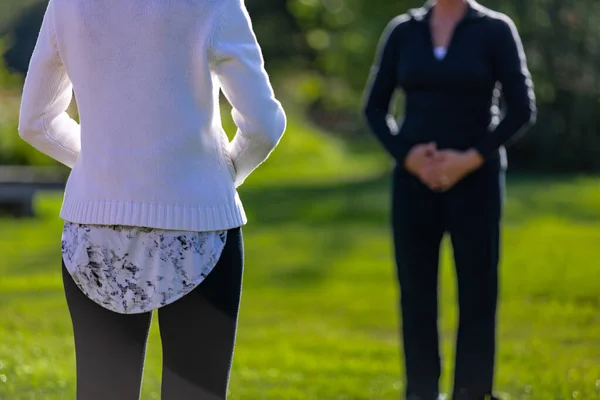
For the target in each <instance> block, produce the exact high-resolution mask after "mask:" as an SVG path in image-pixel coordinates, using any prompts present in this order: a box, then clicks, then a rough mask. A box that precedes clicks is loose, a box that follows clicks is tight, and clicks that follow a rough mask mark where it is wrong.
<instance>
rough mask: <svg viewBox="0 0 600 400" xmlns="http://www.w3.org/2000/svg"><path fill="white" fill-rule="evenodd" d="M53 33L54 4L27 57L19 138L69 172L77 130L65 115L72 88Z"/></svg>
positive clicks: (76, 150)
mask: <svg viewBox="0 0 600 400" xmlns="http://www.w3.org/2000/svg"><path fill="white" fill-rule="evenodd" d="M55 35H56V34H55V31H54V1H53V0H51V1H50V3H49V4H48V7H47V9H46V13H45V15H44V19H43V22H42V27H41V29H40V32H39V36H38V39H37V43H36V46H35V48H34V51H33V55H32V57H31V61H30V64H29V70H28V73H27V77H26V78H25V85H24V88H23V97H22V100H21V110H20V117H19V135H20V136H21V138H23V140H25V141H26V142H28V143H29V144H31V145H32V146H33V147H35V148H36V149H38V150H39V151H41V152H42V153H44V154H46V155H48V156H50V157H52V158H54V159H55V160H57V161H59V162H61V163H62V164H64V165H66V166H68V167H70V168H72V167H73V165H74V164H75V161H76V160H77V156H78V155H79V151H80V149H81V136H80V127H79V124H78V123H77V122H75V121H74V120H73V119H72V118H70V117H69V115H68V114H67V112H66V111H67V108H68V107H69V104H70V103H71V99H72V98H73V86H72V84H71V81H70V79H69V77H68V76H67V72H66V70H65V66H64V65H63V63H62V60H61V58H60V55H59V53H58V48H57V44H56V36H55Z"/></svg>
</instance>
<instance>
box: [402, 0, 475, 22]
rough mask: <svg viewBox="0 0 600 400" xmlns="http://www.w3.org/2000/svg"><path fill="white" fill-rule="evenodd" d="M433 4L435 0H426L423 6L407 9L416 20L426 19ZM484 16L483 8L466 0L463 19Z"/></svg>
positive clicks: (472, 0) (472, 1)
mask: <svg viewBox="0 0 600 400" xmlns="http://www.w3.org/2000/svg"><path fill="white" fill-rule="evenodd" d="M434 5H435V0H428V1H427V2H426V3H425V4H424V5H423V7H421V8H417V9H413V10H410V11H409V14H410V15H411V17H412V19H413V20H415V21H417V22H423V21H428V20H429V17H430V15H431V10H432V9H433V6H434ZM484 16H485V12H484V8H483V7H482V6H481V5H480V4H479V3H477V2H476V1H475V0H467V13H466V14H465V16H464V19H463V20H473V19H478V18H482V17H484Z"/></svg>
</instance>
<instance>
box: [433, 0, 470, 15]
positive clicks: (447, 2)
mask: <svg viewBox="0 0 600 400" xmlns="http://www.w3.org/2000/svg"><path fill="white" fill-rule="evenodd" d="M467 5H468V0H437V1H436V2H435V7H434V9H435V13H436V14H437V15H438V16H441V17H453V16H456V15H460V14H462V13H464V12H465V9H466V8H467Z"/></svg>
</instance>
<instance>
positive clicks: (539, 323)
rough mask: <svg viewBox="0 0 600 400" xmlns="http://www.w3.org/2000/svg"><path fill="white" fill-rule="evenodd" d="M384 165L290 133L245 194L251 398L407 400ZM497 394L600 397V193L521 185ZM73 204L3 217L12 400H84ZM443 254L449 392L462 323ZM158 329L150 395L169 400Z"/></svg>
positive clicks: (515, 188) (245, 333) (238, 363)
mask: <svg viewBox="0 0 600 400" xmlns="http://www.w3.org/2000/svg"><path fill="white" fill-rule="evenodd" d="M387 167H388V166H387V164H386V163H385V157H382V156H381V154H379V153H378V154H375V155H372V154H370V153H369V152H364V153H363V154H362V155H357V154H355V153H353V152H350V151H349V150H348V149H347V148H346V147H345V146H344V144H342V143H340V142H337V141H336V140H334V139H331V138H325V137H324V136H322V135H321V134H319V133H318V132H314V131H312V130H311V129H309V128H306V127H303V126H295V125H292V126H290V130H289V131H288V134H287V137H286V138H285V140H284V141H283V142H282V144H281V146H280V148H279V149H278V151H276V152H275V153H274V155H273V157H272V158H271V160H270V161H269V162H268V163H267V164H265V166H264V167H263V168H261V169H260V171H259V172H257V173H256V174H255V175H254V176H253V177H252V178H251V179H249V180H248V182H247V184H246V185H245V187H243V189H242V190H241V196H242V199H243V201H244V203H245V206H246V209H247V213H248V216H249V218H250V223H249V225H248V226H247V227H246V228H245V231H244V235H245V239H246V272H245V288H244V294H243V301H242V311H241V320H240V329H239V337H238V345H237V350H236V356H235V363H234V371H233V375H232V382H231V393H232V394H231V396H230V398H231V399H233V400H237V399H249V400H253V399H265V400H288V399H289V400H293V399H318V400H328V399H332V400H333V399H339V400H341V399H357V400H358V399H365V400H377V399H381V400H384V399H390V400H391V399H399V398H400V393H401V391H402V388H403V382H402V371H401V354H400V353H399V349H398V343H399V338H398V333H397V325H398V315H397V288H396V285H395V280H394V271H393V266H392V263H391V256H392V251H391V241H390V234H389V229H388V225H387V216H388V208H389V199H388V190H387V189H388V182H387V178H386V176H385V171H386V168H387ZM508 188H509V198H508V203H507V211H506V215H507V216H506V223H505V229H504V257H503V266H502V305H501V308H500V325H499V337H500V346H499V356H498V374H497V388H498V390H499V391H501V392H505V393H508V394H510V398H511V399H536V400H554V399H573V398H575V399H583V400H592V399H600V274H599V272H598V270H599V267H600V262H599V261H598V260H599V255H600V183H599V180H598V179H597V178H596V179H594V178H576V177H571V178H532V177H530V178H523V177H514V176H512V175H509V178H508ZM59 205H60V195H56V194H49V195H44V196H41V197H40V198H39V202H38V210H39V213H40V216H39V218H37V219H35V220H25V221H16V220H12V219H2V220H0V254H1V255H2V256H1V257H0V399H2V400H34V399H37V400H58V399H61V400H66V399H73V398H74V395H73V393H74V382H75V381H74V379H75V376H74V372H73V371H74V369H73V367H74V353H73V344H72V336H71V331H70V329H71V327H70V321H69V319H68V313H67V309H66V304H65V301H64V298H63V294H62V292H61V281H60V251H59V247H60V246H59V241H60V239H59V234H60V229H61V221H60V220H59V219H58V217H57V212H58V208H59ZM450 257H451V254H450V252H449V249H448V247H446V248H445V250H444V265H443V269H442V274H443V282H444V284H443V291H442V296H441V300H440V301H441V304H442V310H443V317H442V319H441V331H442V337H443V340H444V343H443V347H444V349H445V354H446V357H445V379H444V383H443V384H444V389H445V390H447V389H448V383H449V382H450V379H449V377H450V375H449V374H450V373H451V365H452V354H453V353H452V341H453V337H454V326H455V321H456V307H455V298H456V292H455V288H454V274H453V272H452V264H451V263H450ZM159 386H160V348H159V343H158V332H157V330H156V326H153V332H152V335H151V342H150V345H149V353H148V363H147V368H146V371H145V381H144V394H143V396H142V398H143V399H159V395H158V393H159Z"/></svg>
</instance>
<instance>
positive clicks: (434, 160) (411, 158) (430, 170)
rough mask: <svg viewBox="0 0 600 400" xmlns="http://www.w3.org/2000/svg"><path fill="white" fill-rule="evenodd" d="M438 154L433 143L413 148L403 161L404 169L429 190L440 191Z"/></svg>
mask: <svg viewBox="0 0 600 400" xmlns="http://www.w3.org/2000/svg"><path fill="white" fill-rule="evenodd" d="M439 157H440V155H439V152H438V149H437V145H436V143H434V142H431V143H424V144H418V145H416V146H414V147H413V148H412V149H411V150H410V151H409V153H408V155H407V156H406V159H405V160H404V167H405V168H406V169H407V170H408V172H410V173H411V174H413V175H414V176H416V177H417V178H419V179H420V180H421V182H423V183H424V184H425V185H427V186H428V187H429V188H430V189H431V190H440V189H441V188H442V182H441V179H440V173H439V168H438V161H439Z"/></svg>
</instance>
